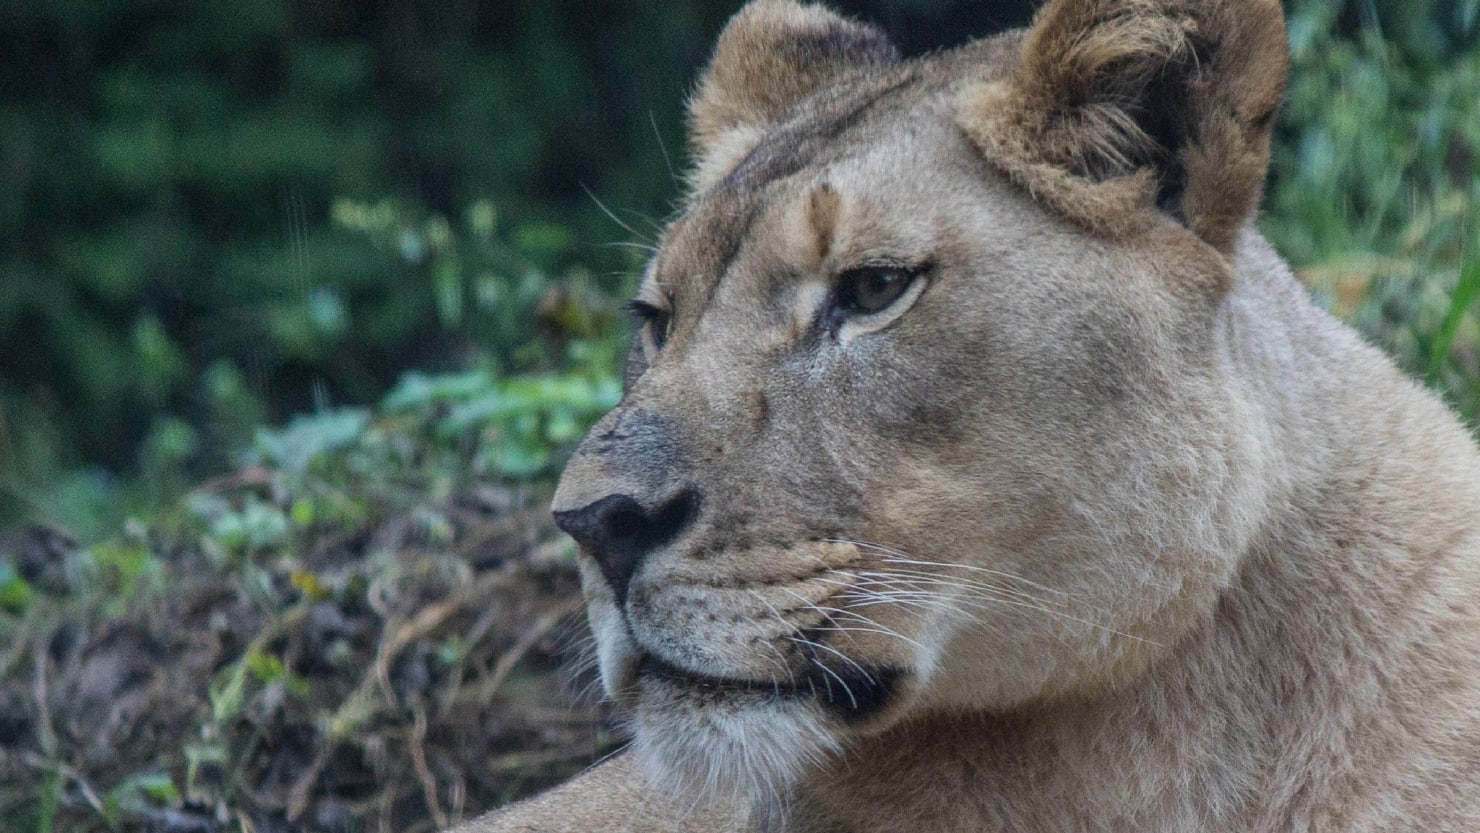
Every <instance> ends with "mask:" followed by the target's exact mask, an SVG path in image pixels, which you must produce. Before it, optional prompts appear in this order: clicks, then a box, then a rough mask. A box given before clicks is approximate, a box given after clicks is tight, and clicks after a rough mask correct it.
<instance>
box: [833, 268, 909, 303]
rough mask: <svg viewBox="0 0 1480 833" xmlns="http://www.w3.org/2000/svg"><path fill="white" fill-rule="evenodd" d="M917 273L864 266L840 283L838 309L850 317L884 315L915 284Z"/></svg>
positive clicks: (840, 279)
mask: <svg viewBox="0 0 1480 833" xmlns="http://www.w3.org/2000/svg"><path fill="white" fill-rule="evenodd" d="M915 278H916V273H915V272H913V271H911V270H909V269H904V268H901V267H898V266H861V267H859V268H857V269H849V270H848V271H846V272H844V273H843V274H842V275H841V276H840V278H839V279H838V294H837V299H838V300H837V305H838V307H839V308H840V309H841V310H842V311H843V312H845V313H848V314H850V315H872V314H874V313H876V312H882V311H883V310H885V309H887V308H888V307H889V305H890V304H892V303H894V302H895V301H898V300H899V297H900V296H901V295H903V294H904V292H905V290H906V289H909V288H910V285H911V284H913V283H914V282H915Z"/></svg>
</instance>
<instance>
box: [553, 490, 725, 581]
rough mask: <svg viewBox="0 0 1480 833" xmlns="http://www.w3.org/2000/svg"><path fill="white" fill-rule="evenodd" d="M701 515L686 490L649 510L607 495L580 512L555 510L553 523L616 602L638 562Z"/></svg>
mask: <svg viewBox="0 0 1480 833" xmlns="http://www.w3.org/2000/svg"><path fill="white" fill-rule="evenodd" d="M698 513H699V494H698V492H696V491H694V490H693V489H685V490H683V491H681V492H679V493H677V494H676V495H674V496H672V497H670V498H668V499H667V500H664V501H659V502H658V503H657V504H655V505H651V506H647V505H643V504H642V503H639V502H638V501H637V500H636V499H635V498H632V497H630V496H628V495H608V496H607V497H604V498H602V499H600V500H597V501H594V502H592V503H588V504H586V505H585V506H582V507H581V508H579V509H570V510H565V511H557V512H555V513H554V515H555V524H556V526H559V527H560V528H561V529H563V530H565V532H566V534H567V535H569V536H570V537H572V538H574V539H576V543H577V544H580V545H581V549H582V550H584V551H585V552H586V554H587V555H590V556H591V557H592V558H593V559H595V561H596V565H597V566H598V567H600V568H601V574H602V575H603V576H605V577H606V583H607V584H609V585H611V588H612V592H614V593H616V596H617V603H618V604H623V603H625V602H626V599H627V586H628V584H630V583H631V582H632V574H633V573H635V572H637V567H638V565H639V564H641V563H642V559H643V558H644V557H645V556H646V555H647V554H648V553H649V552H651V551H653V550H655V549H657V548H658V547H661V546H663V545H664V544H666V543H668V542H669V541H672V540H673V539H674V538H677V537H678V535H679V533H681V532H683V531H684V529H685V528H687V527H688V526H689V524H691V523H692V522H693V520H694V518H695V516H697V515H698Z"/></svg>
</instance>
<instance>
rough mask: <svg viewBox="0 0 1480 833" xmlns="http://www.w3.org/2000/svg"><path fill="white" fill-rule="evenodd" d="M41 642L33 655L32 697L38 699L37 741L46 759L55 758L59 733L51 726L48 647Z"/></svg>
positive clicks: (37, 642)
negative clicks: (47, 668) (47, 662)
mask: <svg viewBox="0 0 1480 833" xmlns="http://www.w3.org/2000/svg"><path fill="white" fill-rule="evenodd" d="M41 642H42V640H40V639H38V640H36V644H35V647H34V648H33V649H32V655H31V659H32V663H33V665H34V667H35V675H34V676H33V677H32V680H31V696H32V697H34V698H35V699H36V741H37V742H38V743H40V744H41V751H42V752H44V753H46V757H48V758H55V757H56V755H57V733H56V730H55V729H53V728H52V725H51V702H50V701H51V695H50V693H49V692H48V691H47V684H46V647H45V646H44V645H42V644H41Z"/></svg>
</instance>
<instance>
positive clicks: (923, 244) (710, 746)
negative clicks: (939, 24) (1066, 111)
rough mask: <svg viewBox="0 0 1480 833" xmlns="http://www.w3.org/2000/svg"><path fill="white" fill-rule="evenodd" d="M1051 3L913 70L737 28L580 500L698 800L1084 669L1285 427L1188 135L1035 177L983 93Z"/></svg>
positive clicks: (1189, 599)
mask: <svg viewBox="0 0 1480 833" xmlns="http://www.w3.org/2000/svg"><path fill="white" fill-rule="evenodd" d="M1058 5H1059V6H1062V5H1065V4H1063V3H1061V4H1058ZM1055 8H1057V7H1056V6H1050V7H1049V9H1048V10H1045V13H1044V15H1043V18H1042V19H1041V20H1040V24H1039V27H1040V28H1039V30H1035V33H1034V35H1030V37H1029V41H1028V44H1027V46H1024V45H1023V42H1022V40H1021V39H1020V38H1018V37H1016V36H1009V37H1006V38H1003V39H1000V40H997V41H992V42H987V43H984V44H980V45H978V46H977V47H975V48H973V49H971V50H968V51H967V52H965V53H952V54H947V55H944V56H938V57H936V58H932V59H929V60H926V61H916V62H910V63H897V62H895V61H894V59H893V53H892V48H888V47H887V41H885V40H883V39H882V35H879V34H878V33H877V32H876V31H875V30H873V29H871V28H868V27H864V26H860V25H858V24H854V23H849V22H846V21H843V20H841V19H839V18H836V17H834V16H832V15H831V14H829V13H826V12H823V11H821V10H819V9H817V8H815V7H800V6H795V5H793V4H791V3H787V2H779V1H778V0H763V2H760V3H757V4H754V5H752V6H750V7H747V9H746V10H745V11H743V12H742V13H741V14H740V15H739V16H737V18H736V20H735V21H733V22H732V23H731V24H730V27H729V28H728V29H727V30H726V33H725V35H724V36H723V37H722V39H721V42H720V46H719V48H718V50H717V52H716V57H715V61H714V64H713V65H712V66H711V69H710V71H709V74H708V76H707V77H706V81H705V83H704V86H703V87H702V88H701V91H700V93H699V96H698V97H697V99H696V101H695V104H694V112H693V119H694V124H695V134H696V137H695V139H696V144H697V150H698V155H699V157H700V162H699V165H698V173H697V174H696V177H695V192H694V195H693V197H692V199H691V201H690V204H689V206H688V207H687V209H686V210H685V211H684V212H683V214H682V215H681V216H680V217H679V218H678V219H677V220H676V221H674V223H673V224H672V225H671V226H670V227H669V228H668V229H667V231H666V232H665V233H664V235H663V239H662V244H661V246H660V249H659V252H658V254H657V256H656V257H655V258H654V259H653V261H652V263H651V264H650V265H649V268H648V271H647V274H646V276H645V278H644V281H643V285H642V289H641V291H640V293H639V294H638V297H637V299H636V300H635V301H634V303H633V308H634V310H635V311H636V313H637V314H638V316H639V317H640V319H641V327H640V332H639V333H638V335H637V338H636V343H635V344H634V346H633V349H632V352H631V355H630V358H629V366H628V370H627V387H626V393H625V396H624V398H623V400H622V401H621V403H620V404H619V405H618V406H617V407H616V408H615V409H614V410H613V411H611V412H610V413H609V414H607V415H606V416H605V418H603V419H602V420H601V421H600V422H599V423H598V424H597V425H596V426H595V427H594V428H593V429H592V430H591V432H590V433H589V434H588V435H587V437H586V438H585V440H584V441H583V442H582V444H581V446H580V448H579V449H578V451H577V452H576V454H575V456H574V457H573V459H572V460H571V462H570V464H569V465H568V467H567V469H566V471H565V473H564V475H563V476H562V479H561V482H560V486H559V489H558V491H557V494H556V497H555V501H554V510H555V515H556V518H557V521H558V523H559V524H560V525H561V526H562V528H564V529H565V530H566V531H567V532H569V533H570V534H571V535H572V536H573V537H575V538H576V540H577V541H578V542H579V543H580V545H581V548H582V552H583V554H584V555H583V558H582V561H581V567H582V573H583V582H584V588H585V593H586V596H587V600H588V605H589V615H590V621H591V625H592V628H593V630H594V632H595V635H596V640H597V646H598V655H599V660H600V669H601V674H602V679H603V682H604V685H605V687H606V690H607V692H608V694H609V695H611V696H612V697H614V698H616V699H618V700H619V701H621V702H623V703H624V704H626V705H627V706H628V707H629V708H630V710H631V713H632V715H633V728H634V734H635V744H636V748H637V750H638V752H639V755H640V756H641V757H642V758H643V759H644V760H645V762H646V763H647V765H648V769H649V770H650V774H652V775H653V776H655V777H657V778H661V779H663V780H664V781H665V782H666V783H668V784H670V785H672V786H673V787H674V788H675V789H678V790H680V791H683V792H686V793H688V794H691V795H693V796H694V797H695V799H696V800H699V799H704V798H714V797H725V798H732V799H735V800H737V801H739V802H741V803H748V804H752V805H758V806H761V807H762V808H764V807H776V806H780V805H782V804H784V798H785V795H786V792H787V790H788V789H789V786H790V785H792V784H794V783H796V782H797V781H798V779H800V778H803V777H805V774H806V772H807V770H808V768H809V767H814V766H823V765H826V763H827V762H828V761H829V760H831V759H832V757H833V756H834V755H836V754H839V753H842V752H845V750H846V748H847V746H848V743H849V740H850V738H854V737H858V736H860V735H863V734H868V733H874V732H878V731H880V730H882V729H884V728H886V727H890V726H895V725H898V724H900V723H902V722H905V721H909V720H911V719H914V718H918V717H920V716H922V715H925V714H929V713H932V712H940V711H957V712H959V711H983V710H986V711H1001V710H1006V709H1010V708H1014V707H1017V706H1021V705H1023V704H1028V703H1032V702H1035V701H1041V700H1046V699H1051V698H1064V697H1078V696H1093V694H1094V692H1096V691H1100V690H1104V689H1105V688H1106V687H1113V686H1116V685H1118V684H1120V683H1121V682H1123V681H1125V680H1127V679H1130V678H1131V677H1133V676H1134V675H1136V674H1137V673H1139V672H1140V671H1142V670H1144V669H1145V668H1146V667H1147V666H1148V664H1150V663H1153V662H1154V661H1155V660H1156V659H1157V658H1158V657H1159V656H1161V655H1163V654H1164V653H1165V652H1166V651H1167V650H1168V649H1169V647H1170V646H1171V645H1172V644H1173V643H1174V642H1175V641H1176V640H1177V639H1178V638H1179V636H1181V635H1182V634H1183V633H1185V632H1186V631H1187V630H1188V629H1190V628H1191V627H1193V626H1194V625H1195V624H1196V623H1197V622H1198V621H1199V620H1200V619H1201V618H1203V617H1205V616H1207V615H1209V612H1210V611H1211V608H1212V605H1213V603H1214V599H1215V597H1216V594H1217V593H1218V591H1219V590H1220V589H1221V588H1223V587H1224V586H1226V585H1227V583H1228V582H1229V580H1230V576H1231V575H1232V573H1233V571H1234V570H1235V569H1236V568H1237V566H1238V565H1237V563H1236V560H1235V559H1234V557H1233V556H1231V555H1230V553H1237V552H1240V551H1242V550H1243V549H1244V541H1243V539H1244V538H1245V537H1246V536H1247V535H1248V534H1249V530H1251V529H1252V528H1253V527H1254V525H1255V523H1256V522H1257V515H1258V513H1259V511H1260V507H1261V505H1262V503H1261V501H1262V498H1261V492H1260V491H1259V490H1260V487H1259V486H1258V484H1259V483H1260V482H1261V480H1262V479H1263V474H1262V469H1261V466H1262V463H1263V460H1264V457H1265V456H1266V455H1267V452H1266V450H1265V449H1264V448H1263V447H1262V446H1261V445H1260V443H1259V441H1258V437H1257V435H1255V436H1253V437H1252V438H1251V432H1250V431H1249V430H1248V429H1247V423H1248V422H1249V421H1250V420H1249V419H1248V410H1249V408H1250V407H1251V406H1249V405H1248V404H1247V403H1246V401H1245V399H1244V397H1242V396H1240V394H1239V392H1238V391H1237V390H1234V389H1230V388H1229V387H1228V386H1227V385H1226V384H1225V383H1224V382H1223V381H1222V379H1223V376H1222V374H1221V373H1220V368H1221V367H1222V366H1223V364H1224V362H1225V358H1226V357H1224V356H1220V355H1219V352H1218V351H1219V348H1218V347H1217V345H1218V344H1219V343H1220V340H1219V339H1218V338H1216V337H1215V329H1216V327H1217V326H1219V325H1218V324H1217V318H1216V316H1215V312H1216V310H1217V307H1218V305H1219V304H1220V303H1221V302H1222V301H1223V298H1224V287H1225V286H1226V285H1227V281H1228V272H1229V265H1228V258H1227V251H1226V249H1225V248H1223V246H1224V245H1225V243H1226V241H1229V240H1232V239H1233V237H1234V236H1235V232H1230V231H1229V230H1228V229H1226V228H1224V227H1223V226H1221V225H1218V224H1216V223H1215V222H1214V220H1215V219H1216V218H1214V219H1212V220H1210V219H1208V218H1209V217H1210V216H1211V212H1209V211H1207V210H1203V209H1201V208H1200V207H1199V206H1200V204H1199V203H1197V202H1196V200H1195V199H1194V198H1197V199H1202V198H1201V197H1197V193H1198V192H1197V188H1198V187H1200V183H1198V182H1197V181H1196V179H1195V177H1193V176H1190V175H1189V173H1188V172H1189V171H1191V170H1193V169H1192V168H1190V167H1189V166H1188V165H1181V166H1180V170H1179V172H1178V173H1177V174H1176V176H1177V177H1178V178H1180V179H1179V182H1180V185H1178V186H1177V188H1179V189H1180V190H1179V191H1178V193H1177V194H1176V195H1175V196H1176V197H1177V199H1178V202H1177V206H1176V210H1169V209H1168V207H1167V203H1166V202H1165V201H1164V197H1165V196H1166V194H1165V192H1166V191H1167V190H1168V188H1167V186H1166V184H1165V180H1166V179H1171V177H1170V176H1168V177H1166V178H1164V179H1158V178H1157V176H1156V174H1155V170H1154V169H1153V168H1152V167H1146V166H1155V165H1158V164H1162V163H1164V161H1165V158H1166V154H1165V153H1163V154H1161V155H1158V154H1148V155H1147V156H1146V159H1147V160H1148V161H1147V162H1146V163H1145V166H1141V165H1139V164H1138V165H1137V166H1136V169H1135V170H1130V171H1127V172H1124V173H1122V174H1120V175H1117V176H1108V177H1102V176H1101V174H1102V173H1103V171H1099V173H1096V175H1095V178H1090V177H1089V176H1088V174H1086V173H1085V172H1084V171H1082V170H1079V169H1077V168H1072V167H1068V168H1063V169H1062V170H1063V171H1064V176H1065V177H1068V178H1069V179H1067V180H1066V181H1067V182H1068V185H1067V186H1065V188H1061V189H1060V190H1061V191H1062V193H1059V192H1056V193H1055V195H1054V197H1053V198H1050V199H1045V198H1044V197H1043V196H1042V195H1040V194H1037V193H1035V192H1034V190H1033V188H1032V183H1031V182H1030V181H1028V180H1029V179H1030V177H1029V176H1028V175H1023V176H1019V175H1018V173H1017V171H1018V168H1015V167H1014V165H1015V164H1016V161H1017V160H1015V158H1014V157H1012V155H1011V154H1012V152H1013V151H1012V150H1011V147H1012V145H1011V141H1010V140H1011V139H1012V138H1013V137H1012V135H1011V134H1010V133H1009V132H1005V130H1004V132H1000V133H993V132H992V131H993V130H994V129H996V128H994V127H993V125H992V123H991V122H990V119H984V118H982V117H980V116H979V114H978V113H977V110H976V109H974V108H977V107H979V106H980V103H981V102H982V101H995V100H997V99H1000V98H1001V97H1002V96H1003V95H1004V93H1003V90H1004V89H1009V88H1010V87H1011V85H1012V84H1014V83H1016V84H1019V85H1023V84H1026V83H1027V81H1028V80H1031V79H1025V78H1024V76H1023V73H1024V72H1026V70H1025V69H1023V68H1024V67H1026V66H1028V65H1029V63H1030V61H1029V58H1030V57H1031V52H1030V51H1031V49H1032V48H1033V43H1034V40H1033V39H1034V38H1035V37H1036V38H1038V39H1039V40H1044V39H1046V37H1047V36H1046V35H1044V33H1043V32H1042V31H1041V28H1042V27H1043V26H1046V25H1049V24H1051V23H1054V19H1053V12H1054V9H1055ZM1276 14H1277V9H1276ZM1059 17H1060V18H1062V17H1064V15H1062V14H1060V15H1059ZM1073 23H1074V25H1098V24H1093V23H1089V24H1087V23H1084V22H1083V21H1078V20H1076V21H1073ZM1061 25H1069V24H1061ZM798 44H803V45H807V44H810V46H807V47H806V48H800V47H798ZM819 44H821V45H819ZM737 62H738V63H737ZM1116 92H1117V95H1118V94H1120V93H1121V92H1122V89H1121V88H1120V87H1117V88H1116ZM993 96H996V97H997V99H994V98H993ZM1255 109H1257V108H1255ZM991 115H992V116H994V117H1003V118H1005V117H1006V115H1007V113H1006V112H1005V111H993V112H992V114H991ZM1260 117H1261V118H1262V116H1260ZM1251 118H1253V117H1251ZM1266 126H1267V125H1266ZM1101 139H1102V137H1100V138H1096V137H1091V139H1090V140H1089V141H1095V142H1098V141H1101ZM1158 141H1168V142H1169V141H1173V140H1172V139H1158ZM1003 147H1007V148H1009V149H1008V150H1006V151H1002V150H1001V148H1003ZM1170 150H1171V152H1172V153H1173V155H1175V151H1176V149H1175V148H1172V149H1170ZM999 151H1000V152H999ZM1122 155H1124V154H1122ZM1133 161H1134V160H1133ZM1038 164H1040V165H1048V166H1050V168H1051V166H1052V165H1054V164H1058V163H1056V162H1054V161H1053V160H1047V161H1041V162H1039V163H1038ZM1143 168H1145V169H1143ZM1098 170H1099V169H1097V171H1098ZM1148 171H1151V172H1150V173H1148ZM1030 173H1031V170H1030ZM1040 173H1041V172H1040ZM1194 173H1195V171H1194ZM1073 177H1080V178H1081V179H1083V180H1084V182H1083V183H1082V184H1083V186H1084V187H1085V189H1086V190H1085V191H1084V194H1083V200H1082V201H1081V202H1079V203H1075V205H1076V206H1077V208H1076V209H1070V210H1062V206H1060V205H1059V203H1058V202H1056V200H1063V199H1071V200H1072V199H1073V197H1074V193H1073V192H1072V189H1070V186H1074V185H1076V184H1079V183H1076V182H1075V181H1074V180H1073V179H1072V178H1073ZM1137 187H1139V188H1141V189H1142V190H1144V191H1146V192H1147V193H1150V194H1153V195H1154V196H1153V197H1151V198H1148V199H1146V200H1141V199H1140V198H1139V197H1136V196H1135V194H1137V193H1139V192H1136V191H1135V188H1137ZM1256 187H1257V183H1256ZM1107 188H1108V189H1112V190H1113V189H1119V190H1118V191H1115V193H1114V194H1112V196H1116V195H1118V196H1117V199H1119V197H1123V196H1125V195H1131V196H1132V197H1133V198H1131V199H1120V200H1119V201H1118V202H1117V201H1116V199H1109V198H1107V197H1106V196H1105V195H1106V194H1109V193H1111V191H1108V190H1106V189H1107ZM1066 189H1069V190H1066ZM1230 198H1231V199H1242V200H1243V204H1244V205H1245V206H1247V205H1248V204H1249V203H1250V202H1251V201H1252V198H1251V197H1250V195H1248V194H1244V195H1242V196H1239V195H1233V196H1231V197H1230ZM1096 200H1099V202H1098V203H1096V202H1095V201H1096ZM1101 204H1103V205H1101ZM1106 206H1108V207H1109V209H1111V210H1113V211H1123V212H1136V216H1134V217H1131V216H1122V217H1109V218H1106V221H1105V222H1104V223H1103V224H1097V223H1096V222H1095V221H1094V216H1093V212H1094V211H1096V210H1100V209H1102V208H1105V207H1106ZM1078 210H1083V211H1087V212H1091V213H1090V214H1089V215H1086V216H1079V215H1078V214H1076V213H1075V212H1076V211H1078ZM1086 217H1088V219H1086ZM1241 220H1242V217H1239V221H1240V222H1241ZM1200 223H1201V224H1202V226H1201V227H1200V226H1199V224H1200ZM1235 231H1236V230H1235Z"/></svg>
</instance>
